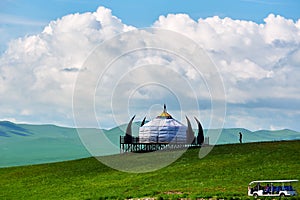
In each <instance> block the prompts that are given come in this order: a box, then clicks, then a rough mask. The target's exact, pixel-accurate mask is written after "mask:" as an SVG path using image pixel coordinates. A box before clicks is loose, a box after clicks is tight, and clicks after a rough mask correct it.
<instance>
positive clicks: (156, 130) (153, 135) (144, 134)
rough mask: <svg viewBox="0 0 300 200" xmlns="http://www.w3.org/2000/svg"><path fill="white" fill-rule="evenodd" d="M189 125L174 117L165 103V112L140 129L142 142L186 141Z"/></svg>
mask: <svg viewBox="0 0 300 200" xmlns="http://www.w3.org/2000/svg"><path fill="white" fill-rule="evenodd" d="M186 131H187V127H186V126H185V125H184V124H182V123H180V122H179V121H177V120H176V119H173V117H172V116H171V115H170V114H169V113H168V112H167V109H166V105H164V110H163V112H162V113H161V114H160V115H159V116H157V117H156V118H155V119H153V120H151V121H149V122H148V123H145V124H144V125H143V126H141V127H140V129H139V141H140V142H141V143H170V142H174V143H185V142H186Z"/></svg>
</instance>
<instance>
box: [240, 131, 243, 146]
mask: <svg viewBox="0 0 300 200" xmlns="http://www.w3.org/2000/svg"><path fill="white" fill-rule="evenodd" d="M239 134H240V139H239V140H240V143H241V144H242V139H243V135H242V133H241V132H239Z"/></svg>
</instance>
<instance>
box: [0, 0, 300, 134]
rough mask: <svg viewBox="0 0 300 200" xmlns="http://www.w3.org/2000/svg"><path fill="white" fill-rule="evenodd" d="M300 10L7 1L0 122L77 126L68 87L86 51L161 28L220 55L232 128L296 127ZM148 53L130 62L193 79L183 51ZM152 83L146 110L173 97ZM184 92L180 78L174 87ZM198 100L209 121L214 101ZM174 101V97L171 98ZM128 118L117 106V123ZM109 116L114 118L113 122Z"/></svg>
mask: <svg viewBox="0 0 300 200" xmlns="http://www.w3.org/2000/svg"><path fill="white" fill-rule="evenodd" d="M299 10H300V1H298V0H285V1H283V0H265V1H263V0H226V1H225V0H211V1H206V0H205V1H200V0H190V1H179V0H151V1H150V0H149V1H136V0H126V1H125V0H124V1H121V0H120V1H116V0H102V1H99V0H95V1H87V0H76V1H75V0H49V1H41V0H27V1H25V0H2V1H1V2H0V35H1V37H0V96H1V99H0V105H1V108H0V120H11V121H14V122H26V123H54V124H59V125H66V126H73V125H74V124H73V116H72V90H73V87H74V82H75V81H76V77H77V76H76V75H77V74H76V73H77V72H78V71H80V66H81V65H82V62H83V61H84V60H85V59H86V57H87V55H88V54H89V52H90V51H91V50H92V49H93V48H95V47H96V45H98V44H100V43H101V42H103V41H105V40H107V39H108V38H111V37H113V36H115V35H116V34H119V33H122V32H126V31H129V30H133V29H135V28H144V27H155V28H162V29H168V30H171V31H175V32H179V33H181V34H183V35H185V36H186V37H189V38H191V39H192V40H193V41H195V42H197V43H198V44H199V45H201V46H202V47H203V48H204V50H205V51H207V53H208V55H209V56H210V57H211V58H212V59H213V60H214V62H215V64H216V65H217V67H218V68H219V73H220V74H221V76H222V80H223V81H224V88H225V94H226V98H227V99H226V101H227V102H226V103H227V112H226V120H225V126H226V127H244V128H248V129H250V130H258V129H282V128H290V129H294V130H298V131H300V125H299V123H298V121H299V120H300V108H299V102H300V95H299V94H300V90H299V89H300V88H299V87H298V83H299V82H300V80H299V79H300V70H299V65H300V38H299V35H300V20H299V18H300V14H299ZM75 13H79V14H78V15H74V14H75ZM182 14H183V15H182ZM213 16H216V17H213ZM200 18H201V20H199V21H198V19H200ZM45 27H46V28H45ZM9 44H10V45H9ZM122 48H123V47H122V46H121V45H120V49H122ZM152 53H153V52H152ZM147 55H148V54H147ZM148 56H150V57H149V58H148V60H147V59H141V58H139V59H137V60H138V61H139V62H136V61H137V60H135V61H132V60H131V61H130V62H131V63H130V64H132V65H135V64H138V63H146V60H147V62H149V63H148V64H153V63H154V64H155V62H159V63H164V64H166V65H170V66H172V67H174V68H175V69H176V68H177V67H178V71H179V72H180V73H182V76H183V77H185V78H191V80H192V79H193V77H192V76H190V75H191V74H190V71H189V69H188V68H182V69H180V67H179V66H178V65H179V64H180V62H181V61H179V60H178V59H177V58H168V59H166V58H167V57H168V56H166V55H161V56H157V55H156V54H155V53H153V54H151V53H150V54H149V55H148ZM126 61H128V60H126ZM175 61H176V62H175ZM128 62H129V61H128ZM174 63H175V64H174ZM176 63H177V64H176ZM113 72H114V71H113V70H112V72H111V73H113ZM115 73H117V72H115ZM125 74H126V73H125ZM168 78H169V77H168ZM125 80H126V81H130V80H129V79H128V80H127V79H124V80H122V81H125ZM115 81H116V82H118V81H119V80H115ZM170 81H171V80H170ZM193 81H195V80H193ZM197 81H198V82H197ZM126 83H127V82H125V83H124V85H126ZM195 83H197V84H200V83H201V81H200V80H196V81H195ZM136 84H137V83H136ZM197 86H198V85H197ZM150 88H151V87H150ZM150 88H143V91H142V92H141V91H136V92H135V93H134V94H135V95H137V94H139V92H141V95H144V96H142V97H143V98H146V96H147V97H151V98H152V100H149V99H148V100H149V102H152V103H153V102H154V103H153V105H154V106H153V107H151V108H149V109H150V110H148V111H147V112H148V113H151V112H152V111H151V109H154V110H153V112H154V113H155V112H157V110H160V106H158V104H162V103H167V102H160V101H162V99H158V100H157V101H156V100H155V98H156V96H155V95H152V96H151V94H152V91H150V90H151V89H150ZM152 89H153V88H152ZM157 91H158V92H161V91H160V89H158V90H157ZM182 91H184V89H183V88H180V86H179V87H178V93H182ZM105 94H108V93H105ZM53 95H58V96H57V97H56V98H53ZM139 95H140V94H139ZM183 95H184V94H183ZM140 97H141V96H138V95H137V96H136V98H137V99H134V100H133V102H139V100H141V99H138V98H140ZM168 98H169V97H164V98H163V101H166V100H167V99H168ZM184 98H185V97H184ZM199 98H200V104H201V105H200V107H201V108H203V111H202V113H203V115H202V121H203V122H204V125H205V127H208V125H209V123H210V122H209V120H206V119H207V118H208V117H207V116H208V115H209V108H211V106H212V105H210V104H209V102H210V99H209V98H207V96H205V95H204V94H199ZM201 98H202V99H201ZM20 99H22V101H20ZM177 100H178V99H177ZM177 100H176V99H175V100H174V99H173V100H172V98H170V101H172V102H171V103H169V105H172V104H173V103H174V102H177ZM185 100H186V102H189V100H190V99H185ZM143 101H144V100H143ZM143 101H141V102H140V103H137V104H139V105H140V106H137V107H139V108H141V109H140V110H138V109H137V108H134V109H136V110H134V111H136V112H137V113H143V112H145V109H148V108H145V107H143V106H142V105H143V103H144V102H143ZM124 102H125V101H124ZM207 102H208V103H207ZM104 103H105V102H104ZM151 105H152V104H150V105H148V106H151ZM176 106H177V107H178V105H177V104H176ZM176 106H175V107H176ZM176 109H177V108H176ZM176 109H175V108H173V113H172V108H170V110H171V114H174V115H175V116H176V117H178V116H179V115H180V114H179V113H178V112H177V110H176ZM187 109H189V108H187ZM132 112H133V111H130V115H131V114H133V113H132ZM159 112H160V111H159ZM102 113H109V112H108V111H107V110H104V111H103V112H102ZM191 114H193V111H192V110H191ZM141 115H143V114H141ZM108 116H109V115H108V114H107V115H103V116H102V117H103V118H104V119H108V118H109V117H108ZM138 117H139V116H138ZM138 117H137V118H138ZM142 117H143V116H140V118H142ZM99 118H101V117H99ZM129 118H130V116H128V114H125V115H124V113H123V114H120V115H119V116H118V119H119V121H118V123H125V122H126V121H128V119H129ZM200 119H201V117H200ZM104 121H105V120H104ZM110 121H111V120H110ZM104 124H105V126H106V127H112V126H114V125H115V124H110V123H109V121H105V122H104ZM87 126H90V125H89V124H87ZM214 128H216V127H214Z"/></svg>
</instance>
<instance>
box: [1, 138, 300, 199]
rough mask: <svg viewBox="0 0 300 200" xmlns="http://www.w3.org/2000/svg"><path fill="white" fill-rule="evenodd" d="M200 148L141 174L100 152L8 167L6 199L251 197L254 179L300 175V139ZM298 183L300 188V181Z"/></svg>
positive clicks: (3, 186)
mask: <svg viewBox="0 0 300 200" xmlns="http://www.w3.org/2000/svg"><path fill="white" fill-rule="evenodd" d="M198 153H199V149H190V150H188V151H187V152H186V153H185V154H184V155H183V156H182V157H181V158H180V159H178V160H177V161H176V162H174V163H173V164H171V165H169V166H168V167H165V168H163V169H160V170H157V171H154V172H149V173H141V174H135V173H125V172H120V171H117V170H114V169H111V168H109V167H107V166H105V165H103V164H101V163H100V162H99V161H97V160H96V159H94V158H88V159H81V160H75V161H67V162H60V163H52V164H43V165H33V166H24V167H12V168H2V169H0V199H126V198H141V197H156V198H157V199H178V198H190V199H197V198H207V199H208V198H211V197H213V198H228V199H248V197H247V185H248V183H249V182H250V181H252V180H259V179H300V170H299V169H300V162H299V158H300V141H288V142H265V143H249V144H236V145H220V146H216V147H215V148H214V149H213V150H212V152H211V153H210V154H209V155H208V156H206V157H205V158H203V159H199V158H198ZM141 155H142V154H141ZM294 186H295V187H296V188H297V190H298V193H299V192H300V191H299V190H300V184H299V182H298V183H297V184H295V185H294ZM293 199H295V198H293Z"/></svg>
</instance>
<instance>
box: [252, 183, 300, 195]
mask: <svg viewBox="0 0 300 200" xmlns="http://www.w3.org/2000/svg"><path fill="white" fill-rule="evenodd" d="M297 181H298V180H264V181H252V182H250V183H249V185H248V196H254V197H255V198H257V197H258V196H262V197H278V196H280V197H284V196H296V195H297V192H296V190H295V189H294V188H293V186H292V183H293V182H297Z"/></svg>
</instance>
